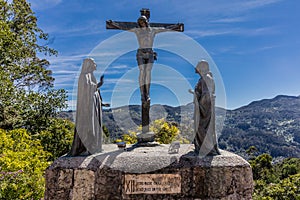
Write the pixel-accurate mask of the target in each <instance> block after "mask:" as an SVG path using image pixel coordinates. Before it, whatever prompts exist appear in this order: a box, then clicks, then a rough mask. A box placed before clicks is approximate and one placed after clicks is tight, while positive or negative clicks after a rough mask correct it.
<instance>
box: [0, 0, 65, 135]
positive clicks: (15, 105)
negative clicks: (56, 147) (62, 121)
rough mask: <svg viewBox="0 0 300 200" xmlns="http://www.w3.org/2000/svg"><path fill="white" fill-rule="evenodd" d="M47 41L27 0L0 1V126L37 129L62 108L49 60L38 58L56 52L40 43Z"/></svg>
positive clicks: (59, 93) (43, 127) (60, 96)
mask: <svg viewBox="0 0 300 200" xmlns="http://www.w3.org/2000/svg"><path fill="white" fill-rule="evenodd" d="M47 40H48V34H46V33H44V32H43V31H42V30H41V29H40V28H39V27H38V26H37V18H36V17H35V16H34V13H33V12H32V10H31V8H30V5H29V4H28V3H27V2H26V0H14V1H12V3H7V1H4V0H0V84H1V86H2V87H1V89H0V90H1V93H0V128H4V129H15V128H26V129H27V130H29V131H31V132H39V131H40V130H43V129H45V128H46V127H47V126H48V123H49V121H48V119H49V118H51V117H53V116H55V115H56V111H57V110H58V109H62V108H65V106H66V104H65V100H66V93H65V91H64V90H55V89H54V88H53V82H54V78H53V77H52V72H51V70H49V69H48V67H49V62H48V61H47V60H46V59H41V58H39V57H41V56H40V55H41V54H42V53H44V54H45V55H55V54H56V53H57V52H56V51H55V50H53V49H51V48H49V47H48V46H47V43H45V45H40V43H42V42H43V41H44V42H47ZM3 86H5V87H3Z"/></svg>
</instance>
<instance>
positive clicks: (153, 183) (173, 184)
mask: <svg viewBox="0 0 300 200" xmlns="http://www.w3.org/2000/svg"><path fill="white" fill-rule="evenodd" d="M124 179H125V180H124V192H125V194H176V193H180V192H181V176H180V175H179V174H126V175H125V177H124Z"/></svg>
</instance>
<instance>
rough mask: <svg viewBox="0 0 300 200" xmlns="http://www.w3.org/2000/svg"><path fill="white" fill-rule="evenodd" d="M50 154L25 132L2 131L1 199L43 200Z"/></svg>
mask: <svg viewBox="0 0 300 200" xmlns="http://www.w3.org/2000/svg"><path fill="white" fill-rule="evenodd" d="M49 156H50V153H48V152H46V151H44V150H43V147H42V145H41V143H40V141H38V140H34V139H32V137H31V136H30V134H29V133H28V132H27V131H26V130H25V129H18V130H12V131H5V130H2V129H0V199H3V200H4V199H40V198H42V197H43V193H44V187H45V186H44V178H43V174H44V170H45V169H46V167H47V166H48V165H49V163H48V162H47V159H48V158H49Z"/></svg>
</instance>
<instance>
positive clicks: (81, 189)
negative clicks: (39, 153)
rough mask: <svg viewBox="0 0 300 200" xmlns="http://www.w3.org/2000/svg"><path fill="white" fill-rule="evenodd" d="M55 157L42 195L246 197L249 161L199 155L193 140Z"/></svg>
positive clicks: (66, 198)
mask: <svg viewBox="0 0 300 200" xmlns="http://www.w3.org/2000/svg"><path fill="white" fill-rule="evenodd" d="M104 150H105V151H106V152H105V151H104V152H103V153H100V154H96V155H91V156H86V157H61V158H59V159H57V160H56V161H55V162H54V163H53V164H52V165H51V166H50V167H49V168H48V169H47V170H46V191H45V200H55V199H57V200H61V199H64V200H71V199H72V200H75V199H78V200H82V199H85V200H89V199H93V200H96V199H97V200H98V199H105V200H107V199H110V200H112V199H185V200H187V199H202V200H208V199H210V200H216V199H224V200H225V199H237V200H241V199H245V200H247V199H252V191H253V180H252V171H251V168H250V165H249V164H248V163H247V162H246V161H245V160H244V159H242V158H241V157H240V156H237V155H235V154H233V153H230V152H227V151H221V155H218V156H214V157H205V158H199V157H197V156H195V155H194V153H193V150H194V147H193V145H181V147H180V149H179V153H176V154H169V153H168V150H169V145H158V146H156V147H137V148H128V149H127V150H123V149H122V150H121V149H117V145H104Z"/></svg>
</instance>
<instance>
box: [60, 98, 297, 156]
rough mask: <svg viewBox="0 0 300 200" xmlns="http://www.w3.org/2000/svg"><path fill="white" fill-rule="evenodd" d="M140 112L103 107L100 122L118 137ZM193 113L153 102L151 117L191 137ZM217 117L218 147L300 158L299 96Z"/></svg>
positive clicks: (137, 120)
mask: <svg viewBox="0 0 300 200" xmlns="http://www.w3.org/2000/svg"><path fill="white" fill-rule="evenodd" d="M140 111H141V110H140V106H139V105H130V106H123V107H119V108H114V109H108V110H104V111H103V123H104V124H105V125H106V127H107V128H108V130H109V133H110V136H111V138H112V139H116V138H120V137H121V135H122V134H123V133H126V132H127V130H135V129H136V128H137V127H138V126H139V125H140V124H141V117H140ZM193 112H194V105H193V104H192V103H190V104H188V105H185V106H180V107H171V106H166V105H163V106H162V105H153V106H151V111H150V116H151V119H152V120H155V119H160V118H165V119H166V120H167V121H170V122H176V123H177V124H178V125H179V128H180V130H181V134H182V135H183V136H184V137H186V138H188V139H190V140H192V138H193ZM225 113H226V118H224V117H225ZM60 116H61V117H63V118H68V119H70V120H72V121H74V119H73V112H72V111H69V112H62V113H61V114H60ZM216 116H217V122H218V123H217V132H218V135H219V146H220V148H221V149H225V150H229V151H232V152H235V153H238V154H239V155H242V156H244V157H247V155H246V153H245V151H246V150H247V149H248V148H249V147H250V146H256V147H257V149H258V152H257V153H258V154H260V153H266V152H268V153H270V154H271V155H272V156H273V157H279V156H283V157H300V97H293V96H284V95H280V96H277V97H275V98H273V99H264V100H260V101H255V102H252V103H250V104H249V105H247V106H244V107H241V108H238V109H235V110H225V109H222V108H216ZM224 119H225V121H224ZM222 121H224V126H223V127H222V126H221V125H222V123H220V122H222ZM222 128H223V129H222Z"/></svg>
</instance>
